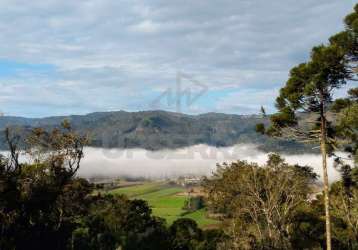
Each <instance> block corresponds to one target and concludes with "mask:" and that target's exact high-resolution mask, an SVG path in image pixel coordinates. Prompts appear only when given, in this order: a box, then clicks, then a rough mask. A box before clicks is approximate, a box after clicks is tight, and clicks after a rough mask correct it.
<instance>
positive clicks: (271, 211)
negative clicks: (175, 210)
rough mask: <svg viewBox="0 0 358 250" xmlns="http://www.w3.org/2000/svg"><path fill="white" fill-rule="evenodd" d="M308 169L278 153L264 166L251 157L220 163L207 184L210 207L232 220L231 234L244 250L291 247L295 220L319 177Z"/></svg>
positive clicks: (271, 156) (205, 185)
mask: <svg viewBox="0 0 358 250" xmlns="http://www.w3.org/2000/svg"><path fill="white" fill-rule="evenodd" d="M307 170H310V169H309V168H307V167H306V168H300V167H298V166H291V165H288V164H287V163H285V162H284V160H283V159H282V158H281V157H280V156H278V155H275V154H272V155H270V156H269V160H268V161H267V163H266V165H265V166H264V167H259V166H258V165H257V164H254V163H248V162H246V161H237V162H233V163H231V164H230V165H228V164H224V165H221V166H219V169H218V171H217V172H216V173H215V174H214V177H213V178H212V179H207V180H206V181H205V184H204V187H205V189H206V191H207V193H208V204H209V208H210V209H212V210H213V211H214V212H217V213H221V214H223V216H224V217H226V218H227V219H229V220H230V228H229V232H230V233H231V236H232V237H233V239H234V242H235V244H237V247H239V248H240V249H251V248H252V247H255V246H256V247H257V246H258V245H262V247H264V248H265V247H266V248H270V249H275V248H277V249H289V248H292V245H291V241H290V239H291V235H292V228H293V225H294V218H295V216H296V214H297V213H298V209H299V207H300V205H302V204H303V203H304V202H305V201H306V199H307V198H308V195H309V193H310V184H311V183H312V181H313V180H314V177H315V176H312V174H311V171H307ZM254 245H255V246H254Z"/></svg>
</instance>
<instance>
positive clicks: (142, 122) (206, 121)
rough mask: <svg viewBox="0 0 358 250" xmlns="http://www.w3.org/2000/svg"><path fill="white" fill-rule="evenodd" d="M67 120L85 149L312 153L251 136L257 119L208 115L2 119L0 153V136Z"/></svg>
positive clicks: (114, 114)
mask: <svg viewBox="0 0 358 250" xmlns="http://www.w3.org/2000/svg"><path fill="white" fill-rule="evenodd" d="M63 120H68V121H69V122H70V124H71V126H72V128H73V129H74V130H75V131H77V132H78V133H80V134H86V135H88V136H89V138H90V143H89V146H93V147H104V148H144V149H148V150H160V149H175V148H181V147H186V146H191V145H196V144H207V145H211V146H217V147H225V146H232V145H235V144H238V143H251V144H257V145H258V146H259V148H260V149H261V150H264V151H266V152H269V151H277V152H285V153H299V152H307V151H312V148H311V147H308V146H306V145H303V144H301V143H298V142H294V141H287V140H281V139H274V138H269V137H267V136H264V135H260V134H258V133H256V132H255V125H256V124H257V123H262V122H263V123H266V124H267V123H268V119H267V118H263V117H261V116H257V115H249V116H247V115H233V114H223V113H206V114H200V115H188V114H182V113H174V112H167V111H140V112H125V111H114V112H95V113H90V114H87V115H70V116H54V117H46V118H24V117H13V116H2V117H0V134H1V136H0V148H1V149H6V147H7V146H6V143H5V140H4V136H3V133H1V131H3V130H4V129H5V128H6V127H17V128H18V130H17V131H18V133H19V134H20V135H21V136H23V137H25V134H26V131H29V130H31V129H32V128H35V127H42V128H45V129H51V128H54V127H58V126H59V125H60V124H61V122H62V121H63Z"/></svg>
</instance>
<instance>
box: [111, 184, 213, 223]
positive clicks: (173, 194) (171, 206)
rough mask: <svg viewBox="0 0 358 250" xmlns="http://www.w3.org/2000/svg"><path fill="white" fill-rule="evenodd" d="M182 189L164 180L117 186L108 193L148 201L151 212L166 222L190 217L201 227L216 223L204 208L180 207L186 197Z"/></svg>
mask: <svg viewBox="0 0 358 250" xmlns="http://www.w3.org/2000/svg"><path fill="white" fill-rule="evenodd" d="M184 191H185V188H183V187H177V186H170V185H168V184H167V183H165V182H148V183H143V184H141V185H137V186H131V187H124V188H118V189H115V190H112V191H110V193H112V194H125V195H127V196H128V197H130V198H132V199H143V200H146V201H148V203H149V205H150V206H151V208H152V210H153V214H154V215H156V216H159V217H162V218H165V219H166V220H167V222H168V224H171V223H172V222H173V221H175V220H176V219H178V218H191V219H193V220H195V221H196V222H197V223H198V225H199V226H201V227H207V226H209V225H214V224H217V223H218V221H216V220H212V219H209V218H207V216H206V211H205V209H200V210H197V211H195V212H192V213H186V211H185V210H183V209H182V208H183V206H184V202H185V200H186V199H187V196H185V195H183V192H184Z"/></svg>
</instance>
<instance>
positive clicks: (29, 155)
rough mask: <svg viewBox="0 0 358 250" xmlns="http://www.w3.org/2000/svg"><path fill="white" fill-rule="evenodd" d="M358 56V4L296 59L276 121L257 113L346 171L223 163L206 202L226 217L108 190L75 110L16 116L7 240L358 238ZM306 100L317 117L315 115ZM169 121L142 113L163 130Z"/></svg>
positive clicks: (123, 243) (110, 245)
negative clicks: (85, 169)
mask: <svg viewBox="0 0 358 250" xmlns="http://www.w3.org/2000/svg"><path fill="white" fill-rule="evenodd" d="M357 60H358V5H357V6H356V7H355V9H354V12H353V13H351V14H349V15H348V16H347V17H346V18H345V30H344V31H342V32H341V33H338V34H336V35H334V36H332V37H331V38H330V40H329V42H328V43H327V44H326V45H320V46H318V47H315V48H313V50H312V52H311V57H310V59H309V61H308V62H306V63H303V64H300V65H298V66H296V67H294V68H293V69H292V70H291V72H290V76H289V79H288V81H287V83H286V84H285V85H284V87H283V88H282V89H281V90H280V93H279V95H278V98H277V102H276V106H277V110H278V112H277V113H276V114H273V115H266V114H265V112H264V110H262V111H263V114H262V116H263V117H264V119H267V122H266V123H260V121H256V122H257V125H256V132H258V134H257V136H265V137H274V138H289V139H291V140H296V141H298V142H300V143H319V144H320V152H321V154H322V166H323V169H324V168H325V164H326V157H327V156H332V157H335V167H336V168H337V169H338V170H339V171H340V173H341V179H340V180H339V181H336V182H334V183H327V179H326V177H327V176H323V179H324V187H323V190H322V188H321V186H320V185H319V183H318V180H317V177H318V176H317V175H316V174H315V173H314V172H313V170H312V168H311V167H310V166H300V165H290V164H288V163H286V162H285V160H284V159H283V158H282V157H281V156H280V155H279V154H277V153H272V154H270V155H269V158H268V160H267V162H266V164H265V165H264V166H258V165H257V164H254V163H250V162H246V161H241V160H240V159H238V160H237V161H235V162H232V163H223V164H219V165H218V168H217V170H216V172H215V173H213V176H211V177H208V178H205V179H203V181H202V187H203V190H204V195H203V199H204V200H203V202H204V206H205V207H206V209H207V210H208V211H210V212H211V213H213V214H216V215H217V218H219V219H220V220H221V221H222V224H221V226H220V227H219V228H216V229H206V230H203V229H201V228H199V227H198V225H197V224H196V222H195V221H193V220H191V219H179V220H176V221H174V222H173V223H172V224H171V225H168V224H166V222H165V221H164V220H163V219H161V218H158V217H155V216H153V214H152V211H151V208H150V207H149V206H148V204H147V203H146V202H145V201H143V200H136V199H129V198H128V197H126V196H124V195H110V194H104V193H101V192H96V188H97V187H96V186H95V185H94V184H91V183H89V182H88V181H87V180H84V179H81V178H79V177H78V176H77V175H76V174H77V171H78V169H79V168H80V167H81V159H82V158H83V157H84V155H83V154H84V153H83V148H84V146H86V145H88V143H89V141H88V137H87V136H85V135H84V134H83V133H79V131H78V130H76V129H74V127H73V126H72V124H71V123H72V122H73V123H74V124H75V122H74V121H73V120H72V121H71V123H70V122H68V121H66V120H65V121H63V122H62V124H61V126H54V127H44V128H35V127H28V128H27V132H26V134H25V135H26V136H24V134H23V133H20V134H19V131H18V130H17V129H14V128H4V135H3V139H4V142H6V144H7V150H8V151H9V154H8V155H2V156H1V157H0V249H4V250H8V249H9V250H10V249H11V250H12V249H103V250H107V249H108V250H112V249H153V250H154V249H174V250H191V249H197V250H198V249H203V250H204V249H261V250H263V249H277V250H278V249H282V250H283V249H347V250H353V249H358V165H357V164H358V88H350V89H349V90H348V92H347V94H346V96H345V97H342V98H339V99H336V100H334V95H333V94H332V91H333V90H335V89H338V88H340V87H342V86H344V85H345V84H347V83H349V82H351V81H353V82H354V81H355V80H356V75H357V65H356V63H357ZM302 112H307V113H309V114H312V115H313V117H314V119H313V120H310V121H305V122H307V124H306V125H305V126H303V124H302V121H301V120H299V119H298V117H297V114H300V113H302ZM328 113H329V115H328ZM332 114H334V115H332ZM333 118H334V121H333V120H332V119H333ZM183 119H184V118H183ZM218 119H220V118H218ZM165 122H166V121H165V120H156V119H154V120H152V119H147V120H145V121H143V124H142V125H143V126H149V127H151V129H152V130H150V131H152V132H153V133H154V131H156V129H157V128H156V126H159V125H160V126H161V124H163V123H165ZM158 124H159V125H158ZM22 125H25V126H26V124H22ZM74 126H76V125H74ZM123 126H125V125H123ZM254 127H255V126H254ZM148 133H149V132H148ZM260 133H261V134H263V135H260ZM168 136H169V137H170V135H168ZM338 150H340V151H345V152H346V153H347V155H348V158H341V157H339V156H337V155H335V152H336V151H338ZM21 157H25V158H26V159H28V160H27V161H26V162H23V161H21V160H20V158H21ZM324 170H325V169H324Z"/></svg>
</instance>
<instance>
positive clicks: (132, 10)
mask: <svg viewBox="0 0 358 250" xmlns="http://www.w3.org/2000/svg"><path fill="white" fill-rule="evenodd" d="M353 6H354V1H350V0H302V1H296V0H275V1H267V0H235V1H234V0H221V1H217V0H206V1H203V0H197V1H189V0H182V1H176V0H175V1H174V0H173V1H167V0H146V1H139V0H86V1H59V0H58V1H56V0H48V1H47V0H46V1H45V0H43V1H35V2H33V1H23V0H0V111H1V112H3V113H5V114H6V115H16V116H26V117H43V116H50V115H67V114H84V113H89V112H94V111H109V110H127V111H137V110H149V109H165V110H171V111H181V112H185V113H192V114H195V113H204V112H225V113H237V114H252V113H257V112H258V110H259V109H260V106H261V105H264V106H265V107H266V109H267V110H268V111H270V112H272V111H274V108H273V103H274V99H275V97H276V95H277V92H278V90H279V88H280V87H281V86H282V85H283V84H284V83H285V81H286V79H287V77H288V71H289V69H290V68H291V67H293V66H294V65H295V64H297V63H300V62H304V61H305V60H307V58H308V56H309V52H310V49H311V47H312V46H315V45H318V44H321V43H325V42H326V41H327V39H328V38H329V37H330V36H331V35H332V34H334V33H336V32H338V31H340V30H342V29H343V22H342V19H343V18H344V16H345V15H346V14H348V13H350V12H351V10H352V8H353ZM178 82H179V83H180V87H181V90H182V91H183V93H182V94H181V95H180V96H181V98H180V102H179V104H180V105H179V104H178V98H177V96H178V91H177V87H178ZM189 93H190V94H189ZM195 97H197V98H195ZM193 100H194V101H193Z"/></svg>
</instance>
